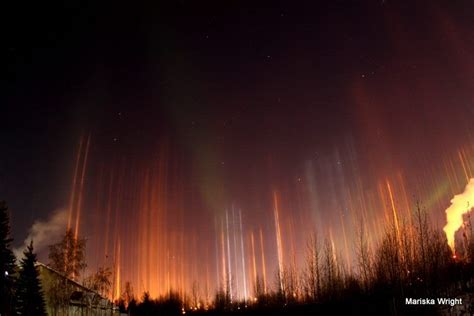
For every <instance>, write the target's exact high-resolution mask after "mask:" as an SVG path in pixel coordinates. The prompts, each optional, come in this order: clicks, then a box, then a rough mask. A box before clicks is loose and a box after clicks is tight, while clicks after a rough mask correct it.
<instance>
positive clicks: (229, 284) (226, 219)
mask: <svg viewBox="0 0 474 316" xmlns="http://www.w3.org/2000/svg"><path fill="white" fill-rule="evenodd" d="M228 213H229V212H228V210H227V209H226V210H225V227H226V236H227V238H226V239H227V277H228V279H227V283H228V284H227V287H228V288H229V293H228V294H229V296H230V301H231V302H232V301H233V295H232V282H233V278H232V268H231V264H230V262H231V259H230V241H229V239H230V237H229V214H228Z"/></svg>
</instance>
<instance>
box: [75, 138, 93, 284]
mask: <svg viewBox="0 0 474 316" xmlns="http://www.w3.org/2000/svg"><path fill="white" fill-rule="evenodd" d="M90 140H91V135H90V134H89V136H88V137H87V144H86V150H85V153H84V160H83V162H82V170H81V181H80V185H79V196H78V198H77V208H76V224H75V225H76V226H75V227H74V253H75V252H76V251H77V240H78V237H79V224H80V218H81V208H82V199H83V192H84V178H85V175H86V170H87V158H88V156H89V146H90ZM75 264H76V262H73V266H75ZM73 271H74V269H73ZM72 277H73V279H74V278H75V277H76V276H75V275H74V273H73V275H72Z"/></svg>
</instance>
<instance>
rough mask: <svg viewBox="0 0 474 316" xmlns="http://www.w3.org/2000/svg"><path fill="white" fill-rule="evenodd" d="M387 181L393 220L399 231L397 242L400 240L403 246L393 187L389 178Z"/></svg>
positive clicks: (397, 231) (399, 242) (399, 243)
mask: <svg viewBox="0 0 474 316" xmlns="http://www.w3.org/2000/svg"><path fill="white" fill-rule="evenodd" d="M386 183H387V190H388V195H389V197H390V205H391V207H392V213H393V222H394V225H395V230H396V233H397V242H398V245H399V246H400V247H401V246H402V245H401V236H400V223H399V222H398V214H397V209H396V208H395V202H394V199H393V193H392V187H391V186H390V182H389V181H388V180H386Z"/></svg>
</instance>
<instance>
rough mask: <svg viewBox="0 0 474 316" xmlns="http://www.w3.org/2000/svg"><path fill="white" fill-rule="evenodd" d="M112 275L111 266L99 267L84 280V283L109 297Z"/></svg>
mask: <svg viewBox="0 0 474 316" xmlns="http://www.w3.org/2000/svg"><path fill="white" fill-rule="evenodd" d="M111 277H112V271H111V269H110V268H109V267H99V269H98V270H97V271H96V272H95V273H93V274H91V275H90V276H88V277H87V278H86V279H85V280H84V285H85V286H86V287H88V288H90V289H91V290H94V291H96V292H97V293H99V294H100V295H102V296H103V297H107V295H108V294H109V291H110V287H111V286H112V282H111V281H110V278H111Z"/></svg>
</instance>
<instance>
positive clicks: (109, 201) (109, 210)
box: [104, 172, 114, 260]
mask: <svg viewBox="0 0 474 316" xmlns="http://www.w3.org/2000/svg"><path fill="white" fill-rule="evenodd" d="M109 181H110V183H109V193H108V196H107V218H106V222H105V242H104V249H105V259H106V260H107V258H108V256H109V234H110V231H109V227H110V216H111V213H112V188H113V181H114V174H113V172H112V173H111V174H110V180H109Z"/></svg>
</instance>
